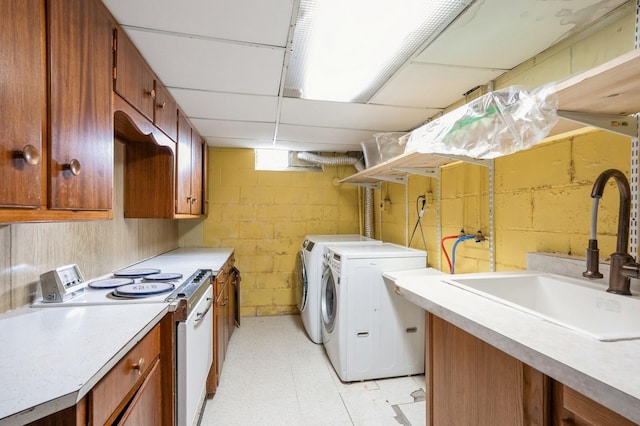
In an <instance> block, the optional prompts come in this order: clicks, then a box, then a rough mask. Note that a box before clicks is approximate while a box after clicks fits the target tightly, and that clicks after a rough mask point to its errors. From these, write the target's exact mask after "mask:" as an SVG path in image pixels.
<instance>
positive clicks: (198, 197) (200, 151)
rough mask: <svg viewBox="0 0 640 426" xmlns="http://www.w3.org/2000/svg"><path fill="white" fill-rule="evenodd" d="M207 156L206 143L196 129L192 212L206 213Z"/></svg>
mask: <svg viewBox="0 0 640 426" xmlns="http://www.w3.org/2000/svg"><path fill="white" fill-rule="evenodd" d="M205 156H206V145H205V143H204V141H203V140H202V139H200V136H199V135H198V133H197V132H195V131H194V132H193V138H192V140H191V164H192V168H191V197H192V199H191V214H197V215H201V214H205V211H204V208H203V207H204V205H205V204H204V203H205V193H204V187H205V186H206V185H205V183H206V182H205V179H206V173H205V171H204V167H205V158H206V157H205Z"/></svg>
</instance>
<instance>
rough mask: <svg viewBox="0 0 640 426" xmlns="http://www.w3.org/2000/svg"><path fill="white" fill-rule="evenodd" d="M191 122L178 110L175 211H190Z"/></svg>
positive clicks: (182, 212) (186, 212) (187, 212)
mask: <svg viewBox="0 0 640 426" xmlns="http://www.w3.org/2000/svg"><path fill="white" fill-rule="evenodd" d="M191 132H192V130H191V124H189V121H188V120H187V118H186V117H185V116H184V114H183V113H182V111H179V112H178V149H177V161H176V164H177V167H176V213H178V214H190V213H191Z"/></svg>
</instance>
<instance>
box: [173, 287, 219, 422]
mask: <svg viewBox="0 0 640 426" xmlns="http://www.w3.org/2000/svg"><path fill="white" fill-rule="evenodd" d="M212 305H213V286H212V285H211V284H209V288H208V289H207V291H206V293H204V295H203V296H202V297H201V298H200V300H199V301H198V303H197V304H196V306H195V308H194V309H193V310H192V311H191V313H190V314H189V315H188V316H187V319H186V321H182V322H178V323H177V324H178V325H177V344H176V346H177V348H176V364H177V368H176V382H177V385H178V389H177V395H176V398H177V410H176V411H177V413H176V414H177V422H176V424H178V425H185V426H191V425H194V424H197V423H198V420H199V419H200V412H201V410H202V405H203V402H204V398H205V393H206V381H207V375H208V374H209V369H210V368H211V364H212V362H213V309H211V307H212Z"/></svg>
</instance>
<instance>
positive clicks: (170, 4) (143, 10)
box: [103, 0, 293, 47]
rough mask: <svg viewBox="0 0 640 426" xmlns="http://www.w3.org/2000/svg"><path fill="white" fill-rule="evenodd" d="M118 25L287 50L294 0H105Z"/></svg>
mask: <svg viewBox="0 0 640 426" xmlns="http://www.w3.org/2000/svg"><path fill="white" fill-rule="evenodd" d="M103 2H104V4H105V5H106V6H107V8H108V9H109V10H110V11H111V13H112V14H113V16H114V17H115V18H116V20H117V21H118V23H120V24H121V25H131V26H136V27H142V28H153V29H157V30H163V31H171V32H177V33H183V34H194V35H199V36H205V37H215V38H221V39H228V40H238V41H244V42H251V43H261V44H267V45H273V46H281V47H284V46H285V45H286V42H287V34H288V31H289V22H290V21H291V12H292V9H293V2H292V1H291V0H260V1H254V0H182V1H175V0H135V1H123V0H103Z"/></svg>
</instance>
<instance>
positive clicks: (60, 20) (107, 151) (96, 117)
mask: <svg viewBox="0 0 640 426" xmlns="http://www.w3.org/2000/svg"><path fill="white" fill-rule="evenodd" d="M47 6H48V39H49V60H50V64H49V73H50V106H49V108H50V111H49V116H50V122H49V132H50V134H49V151H50V152H49V173H50V178H49V179H50V183H49V184H50V188H49V207H50V208H52V209H71V210H109V209H111V207H112V199H113V196H112V192H113V114H112V108H111V93H112V78H111V70H112V64H111V62H112V59H111V58H112V26H111V21H110V20H109V18H108V16H107V15H106V14H105V13H104V12H103V9H101V5H99V4H98V3H97V2H96V1H94V0H49V1H47Z"/></svg>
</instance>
